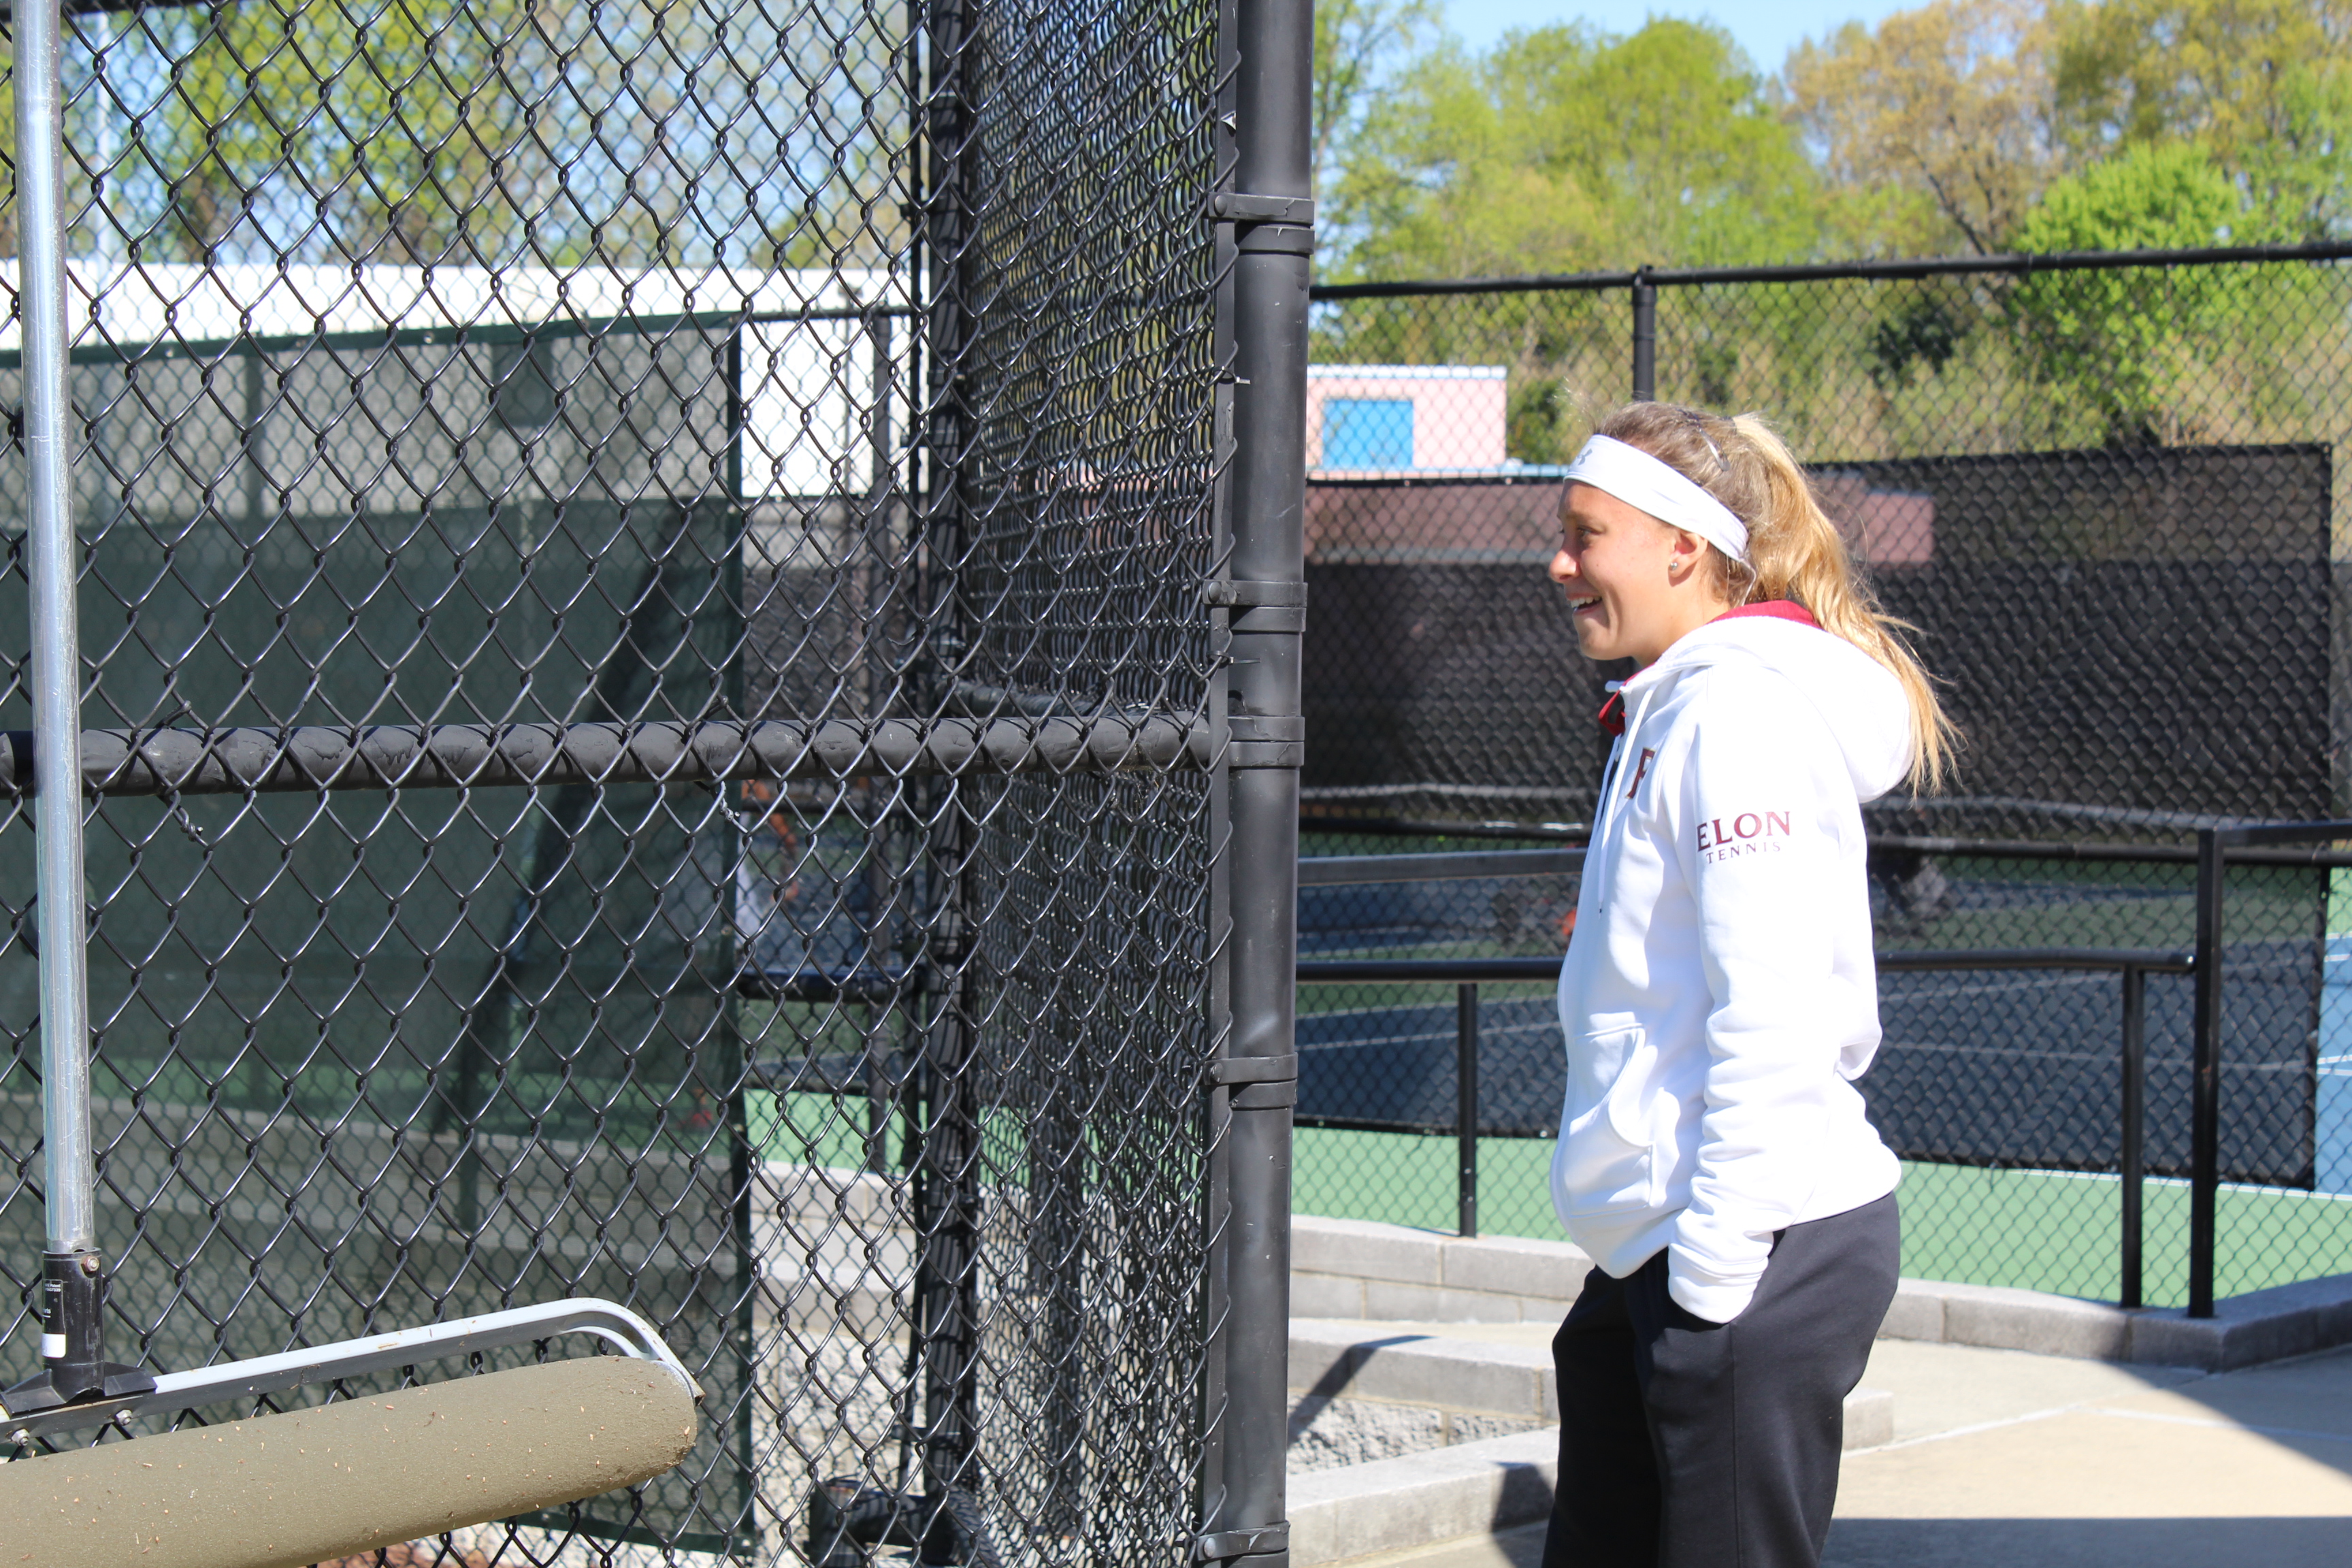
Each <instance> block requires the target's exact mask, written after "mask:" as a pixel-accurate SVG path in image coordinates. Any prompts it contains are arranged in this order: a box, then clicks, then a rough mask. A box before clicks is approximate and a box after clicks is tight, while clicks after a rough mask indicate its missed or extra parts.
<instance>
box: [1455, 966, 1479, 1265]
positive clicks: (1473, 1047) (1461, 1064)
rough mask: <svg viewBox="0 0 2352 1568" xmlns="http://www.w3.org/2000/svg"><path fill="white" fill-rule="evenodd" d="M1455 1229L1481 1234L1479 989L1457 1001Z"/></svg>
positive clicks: (1465, 990) (1461, 990) (1467, 989)
mask: <svg viewBox="0 0 2352 1568" xmlns="http://www.w3.org/2000/svg"><path fill="white" fill-rule="evenodd" d="M1454 1142H1455V1152H1456V1155H1457V1158H1456V1159H1455V1162H1454V1191H1455V1197H1454V1229H1456V1230H1458V1231H1460V1232H1461V1233H1462V1234H1463V1235H1464V1236H1475V1235H1477V1234H1478V987H1477V986H1476V985H1475V984H1469V985H1462V986H1457V987H1456V988H1455V990H1454Z"/></svg>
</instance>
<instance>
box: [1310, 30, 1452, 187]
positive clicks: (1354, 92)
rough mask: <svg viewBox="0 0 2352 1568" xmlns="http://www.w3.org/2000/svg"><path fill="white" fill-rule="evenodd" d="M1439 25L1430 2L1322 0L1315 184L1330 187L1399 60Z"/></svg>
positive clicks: (1317, 49)
mask: <svg viewBox="0 0 2352 1568" xmlns="http://www.w3.org/2000/svg"><path fill="white" fill-rule="evenodd" d="M1436 24H1437V11H1436V9H1435V7H1434V6H1433V5H1432V4H1431V3H1430V0H1322V4H1319V5H1317V6H1316V7H1315V184H1316V188H1317V189H1318V190H1324V189H1328V188H1329V187H1330V186H1331V184H1333V182H1334V180H1335V179H1336V178H1337V176H1338V174H1339V167H1340V164H1341V162H1342V160H1344V159H1345V158H1346V156H1347V155H1348V153H1349V151H1350V149H1351V148H1352V146H1353V143H1354V141H1355V138H1356V136H1357V134H1358V133H1359V132H1360V131H1361V130H1362V128H1363V123H1364V117H1365V115H1366V114H1367V113H1368V112H1369V111H1370V108H1371V106H1372V103H1373V102H1374V101H1375V100H1376V99H1377V98H1378V97H1379V96H1380V95H1381V91H1382V90H1383V89H1384V88H1385V87H1386V85H1387V80H1388V76H1389V73H1390V71H1391V68H1393V67H1394V66H1395V64H1396V62H1397V61H1398V59H1399V58H1402V57H1403V56H1405V55H1407V54H1409V53H1410V52H1411V51H1412V48H1413V47H1414V46H1415V45H1416V44H1418V43H1419V42H1420V41H1421V40H1422V39H1423V38H1424V37H1428V36H1429V35H1430V34H1431V33H1432V32H1433V29H1434V28H1435V26H1436Z"/></svg>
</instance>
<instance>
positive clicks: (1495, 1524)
mask: <svg viewBox="0 0 2352 1568" xmlns="http://www.w3.org/2000/svg"><path fill="white" fill-rule="evenodd" d="M1557 1479H1559V1427H1557V1426H1550V1427H1546V1428H1544V1429H1543V1430H1542V1431H1539V1432H1520V1433H1516V1434H1514V1435H1513V1436H1508V1437H1489V1438H1487V1439H1486V1440H1485V1441H1484V1442H1478V1443H1463V1444H1459V1445H1457V1446H1456V1447H1451V1448H1435V1449H1432V1450H1430V1451H1429V1452H1427V1453H1422V1454H1405V1455H1402V1456H1400V1457H1398V1458H1393V1459H1378V1460H1375V1461H1373V1462H1372V1463H1371V1464H1369V1465H1349V1466H1347V1467H1345V1468H1341V1469H1336V1470H1315V1471H1311V1472H1309V1473H1308V1474H1307V1475H1303V1476H1293V1477H1291V1478H1290V1561H1291V1563H1292V1564H1293V1568H1307V1564H1308V1563H1336V1562H1339V1560H1340V1559H1342V1558H1347V1557H1361V1556H1362V1555H1364V1554H1365V1553H1366V1552H1394V1551H1396V1550H1398V1549H1399V1548H1401V1547H1407V1546H1425V1545H1428V1544H1429V1543H1430V1542H1437V1541H1451V1540H1453V1539H1454V1537H1456V1536H1462V1535H1478V1534H1483V1533H1485V1532H1487V1531H1496V1530H1507V1529H1508V1528H1510V1527H1511V1526H1512V1525H1515V1524H1526V1523H1528V1522H1530V1521H1535V1520H1538V1519H1542V1518H1543V1517H1545V1516H1546V1515H1547V1514H1549V1512H1550V1511H1551V1492H1552V1485H1553V1483H1554V1482H1555V1481H1556V1480H1557Z"/></svg>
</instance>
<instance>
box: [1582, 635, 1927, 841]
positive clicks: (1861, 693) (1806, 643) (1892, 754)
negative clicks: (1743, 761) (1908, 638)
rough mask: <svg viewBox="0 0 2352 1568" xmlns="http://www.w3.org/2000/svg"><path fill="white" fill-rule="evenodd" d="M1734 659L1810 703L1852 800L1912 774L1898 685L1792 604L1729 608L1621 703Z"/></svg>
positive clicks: (1906, 706) (1643, 701) (1653, 695)
mask: <svg viewBox="0 0 2352 1568" xmlns="http://www.w3.org/2000/svg"><path fill="white" fill-rule="evenodd" d="M1800 617H1801V618H1800ZM1733 660H1746V661H1748V663H1750V664H1753V665H1757V666H1759V667H1761V668H1766V669H1769V670H1773V671H1775V672H1777V673H1779V674H1780V675H1782V676H1785V677H1787V678H1788V679H1789V680H1790V682H1791V683H1792V684H1793V685H1795V687H1796V688H1797V689H1798V690H1800V691H1801V692H1803V693H1804V694H1805V695H1806V697H1807V698H1809V699H1811V701H1812V703H1813V705H1814V707H1816V708H1817V709H1819V710H1820V711H1821V716H1822V722H1823V723H1824V724H1826V725H1827V726H1828V727H1829V731H1830V734H1831V736H1832V739H1834V740H1835V741H1836V742H1837V745H1838V750H1839V752H1841V754H1842V755H1843V758H1844V761H1845V768H1846V774H1847V776H1848V777H1849V778H1851V779H1852V780H1853V794H1854V798H1855V799H1856V800H1857V801H1872V800H1875V799H1877V798H1878V797H1879V796H1880V795H1885V793H1886V792H1887V791H1889V790H1891V789H1893V788H1895V785H1897V784H1901V783H1902V782H1903V781H1904V780H1905V779H1906V778H1907V777H1908V776H1909V775H1910V773H1911V759H1912V745H1913V742H1912V738H1911V707H1910V703H1909V702H1908V700H1906V698H1905V697H1904V695H1903V683H1902V682H1901V681H1899V680H1897V679H1895V675H1894V672H1893V671H1891V670H1889V669H1888V668H1886V667H1885V665H1883V664H1880V663H1879V662H1878V661H1877V660H1876V659H1874V658H1871V657H1870V656H1869V655H1868V654H1866V653H1864V652H1863V651H1862V650H1861V649H1860V648H1858V647H1854V646H1853V644H1852V643H1850V642H1848V641H1846V640H1845V638H1843V637H1839V636H1838V635H1837V634H1836V633H1834V632H1828V631H1823V630H1822V628H1821V627H1820V626H1817V625H1815V624H1814V623H1813V619H1812V617H1811V616H1809V615H1805V614H1804V612H1803V611H1802V610H1800V609H1797V608H1796V606H1794V605H1790V607H1789V608H1788V609H1787V610H1780V609H1778V608H1774V607H1769V606H1765V605H1756V606H1751V607H1749V608H1748V609H1746V610H1734V611H1732V612H1731V613H1730V614H1729V615H1727V616H1717V618H1716V619H1714V620H1712V621H1709V622H1708V623H1707V624H1706V625H1705V626H1701V627H1699V628H1698V629H1697V630H1696V631H1693V632H1690V633H1688V634H1686V635H1685V636H1684V637H1683V638H1682V639H1681V640H1680V641H1678V642H1676V643H1675V645H1674V647H1670V648H1668V649H1667V650H1666V652H1665V656H1664V658H1660V659H1659V660H1658V662H1657V663H1655V664H1654V665H1652V666H1650V667H1649V668H1647V669H1644V670H1642V671H1640V672H1639V673H1637V674H1636V675H1634V676H1633V679H1630V680H1628V681H1626V682H1625V683H1624V687H1623V690H1622V696H1623V698H1624V700H1625V703H1626V706H1627V707H1628V708H1630V709H1633V710H1639V709H1641V708H1642V707H1643V706H1645V705H1647V703H1648V702H1650V701H1654V700H1656V699H1658V698H1661V697H1664V695H1665V693H1666V691H1667V690H1668V689H1670V688H1671V687H1672V686H1673V685H1674V683H1675V682H1676V681H1679V680H1681V679H1684V678H1685V677H1686V676H1689V675H1692V674H1694V673H1696V672H1697V671H1699V670H1702V669H1712V668H1717V667H1718V666H1721V665H1724V664H1727V663H1729V662H1730V661H1733Z"/></svg>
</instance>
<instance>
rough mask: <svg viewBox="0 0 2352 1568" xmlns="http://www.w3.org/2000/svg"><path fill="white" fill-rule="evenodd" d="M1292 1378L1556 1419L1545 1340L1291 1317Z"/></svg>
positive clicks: (1301, 1388) (1331, 1392) (1330, 1392)
mask: <svg viewBox="0 0 2352 1568" xmlns="http://www.w3.org/2000/svg"><path fill="white" fill-rule="evenodd" d="M1367 1330H1370V1333H1367V1332H1366V1331H1367ZM1290 1386H1291V1388H1292V1390H1293V1391H1294V1392H1296V1393H1299V1394H1317V1395H1319V1396H1321V1397H1323V1398H1326V1399H1329V1398H1337V1397H1343V1396H1344V1397H1346V1398H1349V1399H1378V1400H1385V1401H1389V1402H1391V1403H1394V1404H1399V1405H1434V1406H1437V1407H1439V1408H1442V1409H1447V1410H1465V1411H1478V1412H1481V1413H1484V1414H1486V1415H1515V1416H1519V1417H1523V1418H1526V1419H1529V1420H1536V1421H1547V1422H1556V1421H1558V1420H1559V1389H1558V1387H1557V1386H1556V1385H1555V1384H1554V1383H1553V1380H1552V1365H1551V1351H1550V1349H1549V1347H1544V1346H1537V1345H1491V1344H1484V1343H1480V1342H1476V1341H1473V1340H1449V1339H1438V1338H1435V1337H1433V1336H1431V1335H1426V1334H1415V1333H1410V1332H1404V1333H1397V1334H1383V1333H1381V1331H1380V1325H1378V1324H1376V1323H1370V1322H1365V1323H1361V1324H1360V1325H1359V1324H1358V1323H1357V1322H1352V1321H1350V1322H1341V1323H1302V1322H1299V1321H1297V1320H1295V1319H1294V1320H1293V1321H1292V1322H1291V1325H1290ZM1383 1462H1385V1461H1383Z"/></svg>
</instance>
